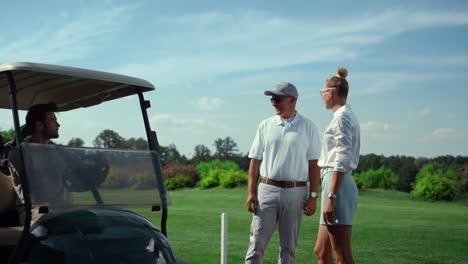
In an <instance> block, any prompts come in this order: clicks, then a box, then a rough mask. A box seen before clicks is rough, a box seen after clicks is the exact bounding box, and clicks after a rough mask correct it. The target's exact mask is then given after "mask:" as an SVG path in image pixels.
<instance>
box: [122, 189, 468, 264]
mask: <svg viewBox="0 0 468 264" xmlns="http://www.w3.org/2000/svg"><path fill="white" fill-rule="evenodd" d="M129 195H130V194H129ZM170 198H171V205H170V206H169V219H168V237H169V240H170V241H171V244H172V246H173V249H174V252H175V254H176V255H178V256H180V257H182V258H183V259H186V260H188V261H190V262H191V263H219V262H220V253H219V252H220V225H221V213H223V212H225V213H228V215H229V221H228V222H229V234H228V262H229V263H243V258H244V255H245V252H246V250H247V245H248V240H249V227H250V221H251V214H250V213H248V212H247V211H246V209H245V205H244V203H245V199H246V188H245V187H244V188H236V189H228V190H226V189H211V190H199V189H186V190H180V191H172V192H170ZM129 199H131V196H129ZM318 204H320V203H318ZM136 211H137V212H138V213H140V214H142V215H144V216H145V217H147V218H149V219H150V220H152V221H153V222H154V223H155V224H156V226H159V225H160V224H159V219H158V216H157V215H156V214H155V213H151V212H149V210H148V209H147V208H145V209H137V210H136ZM355 222H356V224H355V226H354V229H353V253H354V258H355V261H356V263H426V264H441V263H468V204H467V203H466V202H434V203H431V202H424V201H418V200H413V199H411V197H410V196H409V195H408V194H406V193H400V192H393V191H383V190H368V191H363V192H361V193H360V197H359V205H358V211H357V214H356V219H355ZM317 227H318V214H317V213H316V214H315V215H313V216H311V217H304V222H303V224H302V228H301V235H300V241H299V247H298V249H297V252H296V253H297V263H317V262H316V260H315V257H314V256H313V247H314V244H315V239H316V234H317ZM278 246H279V241H278V234H277V233H275V234H274V235H273V238H272V240H271V241H270V244H269V247H268V249H267V251H266V256H265V263H277V256H278Z"/></svg>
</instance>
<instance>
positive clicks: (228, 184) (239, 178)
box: [219, 170, 248, 188]
mask: <svg viewBox="0 0 468 264" xmlns="http://www.w3.org/2000/svg"><path fill="white" fill-rule="evenodd" d="M247 180H248V176H247V174H246V173H245V172H243V171H240V170H239V171H232V170H230V171H225V172H222V173H221V175H220V179H219V186H221V187H223V188H234V187H236V186H240V185H244V184H246V183H247Z"/></svg>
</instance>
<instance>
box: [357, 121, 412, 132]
mask: <svg viewBox="0 0 468 264" xmlns="http://www.w3.org/2000/svg"><path fill="white" fill-rule="evenodd" d="M404 128H408V126H407V125H401V124H389V123H381V122H375V121H368V122H367V123H364V124H362V125H361V129H362V130H363V131H365V132H376V131H377V132H378V131H384V132H390V131H397V130H400V129H404Z"/></svg>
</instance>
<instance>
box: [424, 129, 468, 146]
mask: <svg viewBox="0 0 468 264" xmlns="http://www.w3.org/2000/svg"><path fill="white" fill-rule="evenodd" d="M448 139H458V140H462V141H465V143H468V130H459V129H456V128H438V129H435V130H434V131H432V132H431V133H430V134H429V135H426V136H424V137H422V138H421V139H419V141H420V142H426V141H432V140H438V141H440V140H448Z"/></svg>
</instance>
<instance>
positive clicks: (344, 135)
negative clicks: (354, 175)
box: [333, 115, 353, 172]
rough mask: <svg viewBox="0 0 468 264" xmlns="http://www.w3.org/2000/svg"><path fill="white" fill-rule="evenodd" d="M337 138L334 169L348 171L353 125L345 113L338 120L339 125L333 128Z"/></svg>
mask: <svg viewBox="0 0 468 264" xmlns="http://www.w3.org/2000/svg"><path fill="white" fill-rule="evenodd" d="M333 133H334V137H335V140H336V156H335V162H334V163H335V166H334V168H333V170H334V171H341V172H346V171H348V170H349V169H350V164H351V158H352V157H351V155H352V146H353V126H352V123H351V120H350V119H349V118H348V117H347V116H345V115H343V116H341V117H340V118H339V119H338V120H337V125H336V127H335V129H334V130H333Z"/></svg>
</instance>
